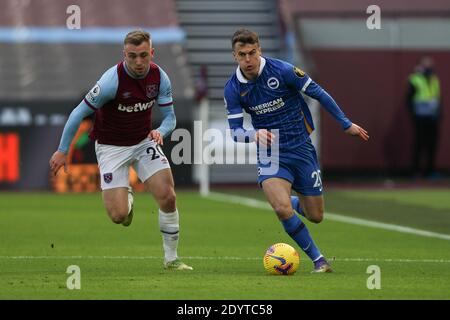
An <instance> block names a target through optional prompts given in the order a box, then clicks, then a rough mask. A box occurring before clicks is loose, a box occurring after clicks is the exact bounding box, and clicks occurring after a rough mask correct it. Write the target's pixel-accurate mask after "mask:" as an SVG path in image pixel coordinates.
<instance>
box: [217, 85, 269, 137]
mask: <svg viewBox="0 0 450 320" xmlns="http://www.w3.org/2000/svg"><path fill="white" fill-rule="evenodd" d="M224 102H225V108H226V109H227V117H228V125H229V126H230V130H231V138H233V140H234V141H236V142H244V143H249V142H257V143H259V142H261V143H262V144H263V145H270V144H272V141H273V140H274V139H275V135H274V134H273V133H271V132H270V131H268V130H266V129H259V130H255V129H249V130H247V129H245V128H244V113H243V110H242V106H241V104H240V102H239V98H238V96H237V92H236V91H235V90H234V89H233V87H232V85H231V84H230V83H228V84H227V85H226V86H225V92H224Z"/></svg>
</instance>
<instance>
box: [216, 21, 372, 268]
mask: <svg viewBox="0 0 450 320" xmlns="http://www.w3.org/2000/svg"><path fill="white" fill-rule="evenodd" d="M232 48H233V56H234V58H235V60H236V61H237V63H238V67H237V69H236V73H235V74H234V75H233V76H232V77H231V78H230V79H229V80H228V82H227V84H226V85H225V90H224V96H225V99H224V100H225V105H226V109H227V113H228V122H229V125H230V128H231V131H232V135H233V138H234V140H235V141H237V142H253V141H255V142H257V144H258V183H259V184H260V186H261V187H262V189H263V191H264V194H265V196H266V198H267V200H268V202H269V203H270V204H271V206H272V208H273V209H274V211H275V212H276V214H277V216H278V219H279V220H280V221H281V223H282V225H283V227H284V229H285V231H286V232H287V233H288V234H289V236H291V238H292V239H293V240H294V241H295V242H296V243H297V244H298V245H299V246H300V248H301V249H302V250H303V251H304V252H305V253H306V254H307V255H308V256H309V258H310V259H311V260H312V261H313V263H314V270H313V272H331V271H332V269H331V266H330V264H329V263H328V261H327V260H326V259H325V257H324V256H323V255H322V254H321V252H320V250H319V248H318V247H317V246H316V244H315V243H314V241H313V240H312V238H311V235H310V234H309V231H308V229H307V227H306V226H305V224H304V223H303V222H302V221H301V219H300V217H299V216H298V215H297V214H296V213H295V211H296V212H298V213H299V214H300V215H302V216H303V217H305V218H306V219H308V220H309V221H311V222H313V223H320V222H321V221H322V220H323V214H324V199H323V195H322V192H323V189H322V181H321V175H320V166H319V163H318V160H317V155H316V151H315V149H314V146H313V145H312V143H311V139H310V137H309V135H310V133H311V132H312V130H314V124H313V121H312V116H311V113H310V111H309V108H308V105H307V104H306V102H305V100H304V99H303V97H302V94H301V93H304V94H306V95H308V96H310V97H312V98H314V99H317V100H318V101H319V102H320V103H321V105H322V106H323V107H324V108H325V109H326V110H327V111H328V112H329V113H330V114H331V115H332V116H333V117H334V118H335V119H336V120H337V121H338V122H339V123H340V124H341V127H342V129H343V131H344V132H345V133H346V134H349V135H351V136H359V137H360V138H361V139H363V140H368V139H369V136H368V134H367V131H366V130H364V129H363V128H361V127H360V126H358V125H356V124H354V123H352V122H351V121H350V120H349V119H348V118H347V117H346V116H345V114H344V113H343V112H342V110H341V109H340V108H339V106H338V105H337V104H336V102H335V101H334V100H333V98H332V97H331V96H330V95H329V94H328V93H327V92H326V91H325V90H323V89H322V88H321V87H320V86H319V85H318V84H317V83H315V82H314V81H313V80H312V79H311V78H310V77H309V76H308V75H307V74H306V73H305V72H303V71H302V70H301V69H300V68H298V67H295V66H293V65H291V64H289V63H287V62H285V61H282V60H277V59H272V58H269V57H263V56H262V55H261V47H260V44H259V38H258V35H257V34H256V33H255V32H253V31H250V30H247V29H239V30H237V31H236V32H235V33H234V35H233V37H232ZM244 110H245V112H247V113H248V114H249V115H250V116H251V120H252V125H253V129H251V130H246V129H245V128H244V127H243V111H244ZM274 132H276V134H274ZM274 143H277V147H278V149H279V152H278V157H277V158H278V159H276V158H274V157H273V155H272V158H271V161H270V162H268V161H267V158H266V156H267V155H263V153H262V152H261V150H262V149H263V148H262V147H267V148H269V152H270V149H275V148H274ZM264 154H265V153H264ZM263 158H264V159H263ZM268 163H269V164H270V165H269V166H268V165H267V164H268ZM273 163H276V165H277V168H276V169H277V170H275V171H274V170H273V166H272V165H273ZM292 189H293V190H294V191H296V193H297V195H298V196H291V192H292V191H291V190H292ZM294 210H295V211H294Z"/></svg>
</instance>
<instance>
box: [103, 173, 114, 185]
mask: <svg viewBox="0 0 450 320" xmlns="http://www.w3.org/2000/svg"><path fill="white" fill-rule="evenodd" d="M103 180H104V181H105V182H106V183H111V181H112V180H113V174H112V172H109V173H105V174H104V175H103Z"/></svg>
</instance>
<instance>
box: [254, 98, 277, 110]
mask: <svg viewBox="0 0 450 320" xmlns="http://www.w3.org/2000/svg"><path fill="white" fill-rule="evenodd" d="M283 106H284V101H283V98H278V99H275V100H272V101H269V102H265V103H263V104H259V105H257V106H255V107H250V110H252V111H254V112H255V114H264V113H268V112H273V111H275V110H278V109H280V108H281V107H283Z"/></svg>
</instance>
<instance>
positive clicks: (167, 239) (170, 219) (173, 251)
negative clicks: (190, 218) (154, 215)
mask: <svg viewBox="0 0 450 320" xmlns="http://www.w3.org/2000/svg"><path fill="white" fill-rule="evenodd" d="M178 220H179V218H178V210H175V211H174V212H169V213H165V212H163V211H161V209H160V210H159V229H160V230H161V234H162V237H163V247H164V261H165V262H167V261H172V260H175V259H176V258H177V247H178V233H179V229H180V226H179V222H178Z"/></svg>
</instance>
